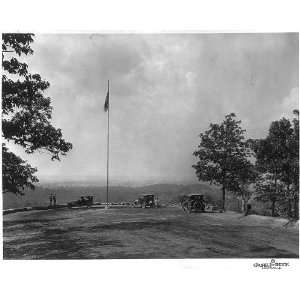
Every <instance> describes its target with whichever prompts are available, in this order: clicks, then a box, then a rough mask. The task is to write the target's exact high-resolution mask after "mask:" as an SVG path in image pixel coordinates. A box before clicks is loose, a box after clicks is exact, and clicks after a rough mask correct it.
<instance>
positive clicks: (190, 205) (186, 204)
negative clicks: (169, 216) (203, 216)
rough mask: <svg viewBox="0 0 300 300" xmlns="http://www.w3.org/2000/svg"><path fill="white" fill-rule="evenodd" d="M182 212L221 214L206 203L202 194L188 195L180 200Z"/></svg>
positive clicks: (217, 209)
mask: <svg viewBox="0 0 300 300" xmlns="http://www.w3.org/2000/svg"><path fill="white" fill-rule="evenodd" d="M180 204H181V207H182V208H183V210H184V211H187V212H189V213H192V212H222V210H220V209H219V208H218V207H217V206H214V205H212V204H210V203H208V202H207V201H206V199H205V197H204V195H202V194H188V195H183V196H181V198H180Z"/></svg>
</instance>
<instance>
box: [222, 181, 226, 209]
mask: <svg viewBox="0 0 300 300" xmlns="http://www.w3.org/2000/svg"><path fill="white" fill-rule="evenodd" d="M222 209H223V210H224V211H225V186H224V184H223V186H222Z"/></svg>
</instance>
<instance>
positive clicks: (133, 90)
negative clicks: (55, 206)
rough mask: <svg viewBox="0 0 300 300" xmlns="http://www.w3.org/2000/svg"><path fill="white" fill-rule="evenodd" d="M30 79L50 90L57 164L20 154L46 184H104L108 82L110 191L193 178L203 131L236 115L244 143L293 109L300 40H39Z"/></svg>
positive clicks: (139, 37) (177, 37)
mask: <svg viewBox="0 0 300 300" xmlns="http://www.w3.org/2000/svg"><path fill="white" fill-rule="evenodd" d="M32 47H33V49H34V51H35V52H34V55H32V56H31V57H29V58H27V59H26V61H27V62H28V64H29V66H30V70H31V72H37V73H40V74H41V75H42V77H43V78H45V79H47V80H48V81H49V82H50V84H51V86H50V88H49V89H48V91H47V94H48V95H49V96H50V97H51V98H52V104H53V107H54V111H53V123H54V124H55V125H56V126H57V127H60V128H61V129H62V131H63V134H64V137H65V138H66V139H67V140H68V141H70V142H72V143H73V147H74V148H73V150H72V151H71V152H70V153H69V154H68V155H67V157H65V158H63V159H62V161H61V162H52V161H50V160H49V156H47V155H41V154H34V155H25V154H24V153H23V151H22V150H21V149H17V148H16V147H15V146H13V149H14V150H15V151H16V152H18V154H21V155H22V157H23V158H24V159H26V160H28V161H29V162H30V163H31V164H32V165H33V166H36V167H38V170H39V171H38V175H39V177H40V179H41V182H43V181H46V180H82V179H97V180H99V182H100V181H104V180H105V176H106V131H107V127H106V125H107V119H106V118H107V113H105V112H104V111H103V105H104V99H105V95H106V91H107V80H108V79H109V80H110V95H111V98H110V104H111V133H110V134H111V152H110V158H111V160H110V174H111V181H112V184H114V183H115V184H120V183H122V182H132V183H134V182H161V181H164V182H166V181H184V182H187V181H195V175H194V171H193V169H192V168H191V165H192V164H193V163H194V158H193V156H192V153H193V151H194V150H195V148H196V145H197V144H198V143H199V137H198V135H199V133H200V132H202V131H204V130H206V129H207V128H208V126H209V123H210V122H221V121H222V120H223V118H224V116H225V115H226V114H228V113H230V112H235V113H236V115H237V116H238V118H239V119H241V120H242V126H243V127H244V128H245V129H246V130H247V136H248V137H252V138H259V137H264V136H265V135H266V134H267V130H268V127H269V124H270V122H271V121H273V120H276V119H278V118H280V117H282V116H286V117H292V114H291V112H292V110H293V109H295V108H296V107H298V101H299V98H298V94H299V78H298V65H299V57H298V52H299V46H298V34H169V35H167V34H166V35H161V34H156V35H137V34H131V35H125V34H121V35H116V34H106V35H99V34H93V35H89V34H80V35H79V34H64V35H45V34H43V35H36V36H35V42H34V43H33V44H32Z"/></svg>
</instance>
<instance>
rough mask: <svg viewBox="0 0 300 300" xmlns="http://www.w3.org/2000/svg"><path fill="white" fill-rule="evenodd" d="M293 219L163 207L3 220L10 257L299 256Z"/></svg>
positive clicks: (52, 212) (26, 215) (5, 248)
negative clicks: (186, 211) (190, 211)
mask: <svg viewBox="0 0 300 300" xmlns="http://www.w3.org/2000/svg"><path fill="white" fill-rule="evenodd" d="M286 223H287V220H283V219H274V218H270V217H261V216H247V217H244V216H243V215H241V214H237V213H233V212H226V213H220V214H217V213H215V214H186V213H184V212H183V211H182V210H181V209H179V208H177V207H169V208H161V209H139V208H123V209H108V210H104V209H63V210H56V211H55V210H48V211H31V212H23V213H16V214H9V215H4V216H3V256H4V259H99V258H100V259H101V258H102V259H106V258H266V257H272V258H298V257H299V246H298V245H299V236H298V224H297V225H293V224H289V225H288V226H284V225H285V224H286Z"/></svg>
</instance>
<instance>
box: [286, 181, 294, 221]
mask: <svg viewBox="0 0 300 300" xmlns="http://www.w3.org/2000/svg"><path fill="white" fill-rule="evenodd" d="M287 196H288V217H289V218H292V217H293V216H292V197H291V195H290V185H289V184H288V185H287Z"/></svg>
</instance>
